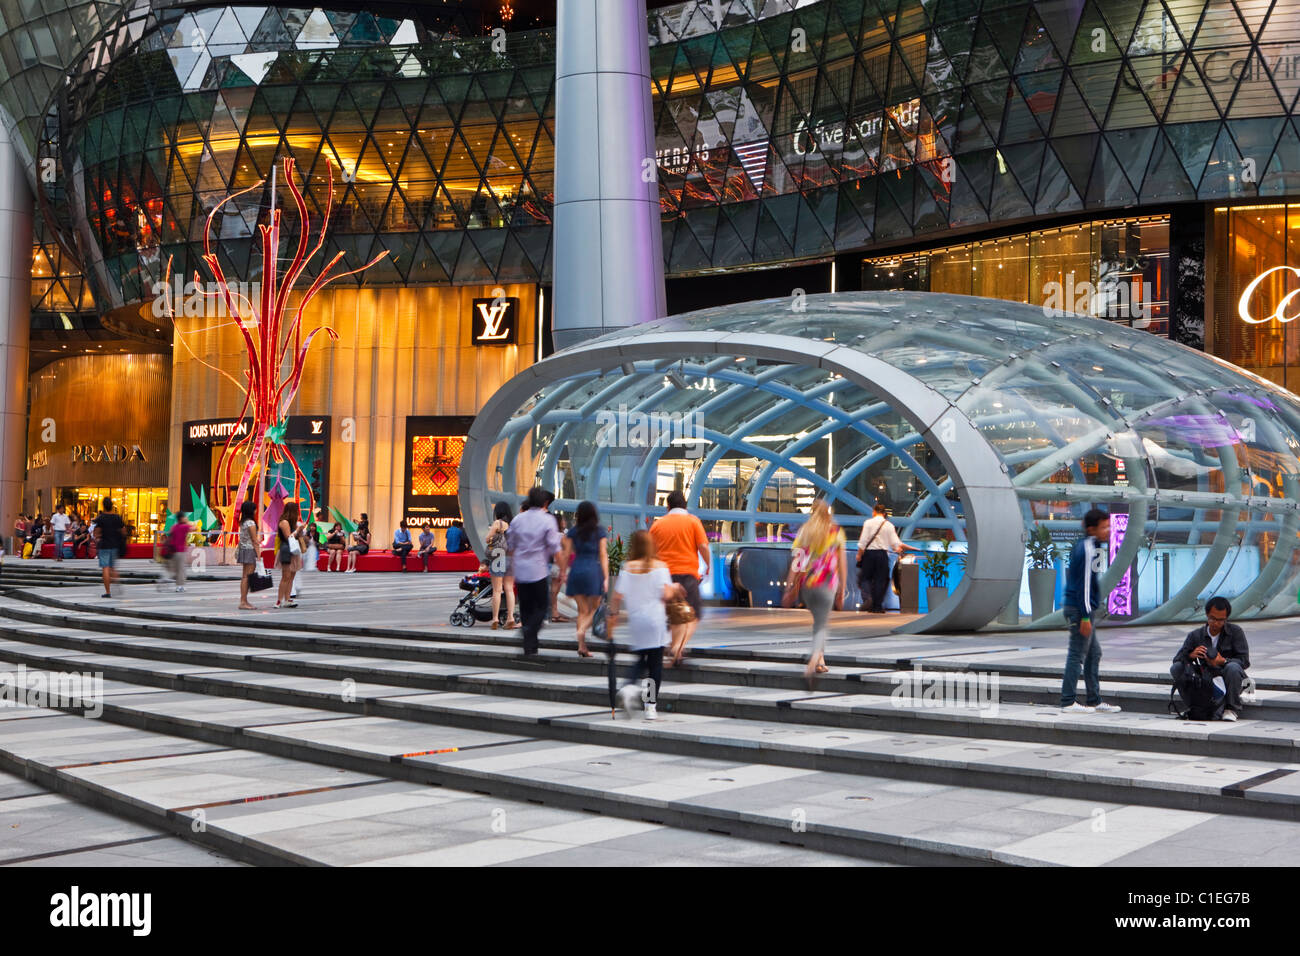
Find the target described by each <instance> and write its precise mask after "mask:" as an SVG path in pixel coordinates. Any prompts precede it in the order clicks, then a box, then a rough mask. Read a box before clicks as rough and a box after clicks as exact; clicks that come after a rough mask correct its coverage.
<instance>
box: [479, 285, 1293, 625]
mask: <svg viewBox="0 0 1300 956" xmlns="http://www.w3.org/2000/svg"><path fill="white" fill-rule="evenodd" d="M1298 432H1300V399H1297V397H1296V396H1294V395H1293V394H1291V393H1290V392H1287V391H1284V390H1282V389H1280V388H1278V387H1277V386H1275V385H1273V384H1271V383H1269V382H1267V381H1265V380H1263V379H1260V378H1257V377H1255V376H1253V375H1251V374H1249V373H1247V372H1244V371H1242V370H1240V369H1237V368H1235V367H1234V366H1231V365H1229V364H1227V363H1224V362H1222V361H1219V360H1217V359H1215V358H1214V357H1212V356H1209V355H1206V354H1205V353H1202V352H1198V351H1195V350H1193V349H1189V348H1186V347H1184V346H1181V345H1178V344H1175V343H1172V342H1170V341H1169V340H1167V339H1163V338H1159V337H1157V336H1154V335H1150V334H1147V333H1146V332H1143V331H1140V330H1134V329H1130V328H1126V327H1123V326H1119V325H1116V324H1113V323H1109V322H1105V321H1101V320H1096V319H1092V318H1089V317H1087V316H1081V315H1075V314H1057V315H1053V314H1051V313H1050V312H1046V311H1045V310H1044V309H1042V308H1040V307H1038V306H1028V305H1021V304H1017V303H1011V302H1002V301H995V300H990V299H982V298H974V297H967V296H953V295H941V294H936V293H924V292H858V293H838V294H829V295H813V296H806V297H804V296H802V295H800V296H798V297H796V298H792V299H772V300H764V301H757V302H748V303H742V304H739V305H734V306H726V307H722V308H714V309H706V310H702V311H699V312H693V313H689V314H686V315H680V316H675V317H672V318H668V319H663V320H660V321H658V322H654V323H650V324H646V325H641V326H638V327H635V328H629V329H626V330H622V331H619V332H615V333H612V334H610V335H607V336H604V337H602V338H599V339H595V340H593V341H591V342H589V343H586V344H584V345H581V346H578V347H575V348H571V349H567V350H565V351H563V352H561V353H558V354H556V355H554V356H552V357H550V358H548V359H546V360H545V361H543V362H540V363H538V364H537V365H535V366H533V367H531V368H529V369H527V370H526V371H524V372H523V373H521V374H520V375H519V376H517V377H516V378H515V379H513V380H511V381H510V382H509V383H507V385H506V386H505V387H503V388H502V389H501V390H500V391H499V392H498V393H497V394H496V395H495V396H493V398H492V399H491V400H490V401H489V402H488V404H487V405H486V406H485V407H484V409H483V411H482V412H481V413H480V415H479V416H478V418H477V419H476V421H475V423H474V426H473V428H472V430H471V434H470V436H469V439H468V442H467V446H466V449H465V455H464V459H463V464H462V469H461V506H462V512H463V514H464V515H465V518H466V528H467V530H468V531H469V532H470V534H471V537H472V538H473V539H475V540H478V541H481V539H482V536H483V531H484V529H485V528H486V527H487V523H488V515H489V512H490V508H491V506H492V503H493V502H495V501H497V500H500V499H502V498H504V499H506V500H508V501H511V502H512V503H513V502H514V501H515V500H516V499H517V498H518V497H519V496H520V495H522V494H523V493H525V492H526V490H527V489H528V488H529V487H530V486H532V485H534V484H542V485H544V486H546V487H549V488H553V489H555V491H556V493H557V495H558V496H559V501H558V504H557V507H558V508H559V509H560V510H572V509H573V508H574V507H575V506H576V504H577V502H578V501H580V500H582V499H591V500H593V501H595V502H597V504H598V505H599V507H600V509H601V512H602V515H603V516H604V519H605V522H606V523H607V524H609V525H611V526H612V528H613V530H614V532H615V533H616V534H622V535H624V536H626V535H627V534H628V533H629V532H630V531H632V530H634V529H635V528H637V527H644V526H646V524H648V523H649V522H650V521H652V520H653V518H654V517H655V516H657V515H659V514H662V513H663V511H664V507H663V497H664V493H665V492H666V491H667V490H671V489H672V488H673V487H680V488H681V489H682V490H684V491H685V492H686V494H687V498H688V501H689V505H690V508H691V509H692V511H694V512H695V513H696V514H698V515H699V516H700V517H701V518H702V519H703V520H704V521H705V524H706V527H707V528H708V530H709V532H710V537H711V538H713V539H715V540H716V541H719V542H721V543H722V547H727V546H730V544H741V543H760V542H783V541H788V540H790V538H791V537H792V535H793V531H794V529H796V528H797V526H798V525H799V524H800V523H802V521H803V520H805V516H806V511H807V506H808V505H809V504H810V503H811V501H812V499H813V497H815V496H817V495H824V496H826V497H827V498H828V499H829V500H830V501H831V502H832V504H833V506H834V508H835V511H836V514H837V516H838V520H839V521H840V523H841V524H843V525H844V526H845V527H846V529H847V530H848V531H849V533H850V536H851V540H852V539H853V538H856V534H855V533H854V531H855V528H856V527H858V526H860V525H861V523H862V522H863V520H865V518H867V517H869V516H870V514H871V508H872V506H873V505H874V504H875V503H876V501H878V500H881V501H884V502H885V504H886V505H887V506H888V507H889V508H890V510H891V513H892V514H893V516H894V517H893V520H894V522H895V524H896V525H897V526H898V527H899V531H900V534H901V535H902V536H903V538H904V539H905V540H910V541H912V542H913V543H919V546H922V547H924V546H925V544H924V543H925V542H926V541H927V540H929V541H933V542H936V543H937V542H939V541H943V540H947V541H950V542H952V544H951V545H950V547H951V548H952V550H954V551H955V552H964V554H963V557H962V560H961V561H960V567H958V568H957V570H958V571H959V573H960V580H958V581H957V584H956V587H955V588H954V590H953V591H952V593H951V595H950V596H949V599H948V600H947V601H944V602H942V603H940V604H939V605H938V606H937V607H933V608H932V609H931V611H930V613H929V614H928V615H926V616H925V617H924V618H922V619H920V620H919V621H918V622H916V624H914V625H912V629H914V630H927V631H928V630H964V629H974V628H978V627H982V626H984V625H985V624H988V623H989V622H991V621H992V620H993V619H994V618H995V617H997V616H998V615H999V614H1000V612H1002V611H1003V610H1004V609H1005V608H1006V607H1007V606H1008V604H1009V603H1010V602H1011V601H1013V600H1015V599H1016V597H1017V595H1018V594H1020V593H1021V589H1022V582H1023V580H1024V578H1025V567H1026V550H1025V548H1026V542H1027V541H1028V539H1029V536H1030V534H1032V533H1034V532H1035V531H1036V530H1037V528H1039V527H1042V528H1045V529H1047V531H1048V533H1049V534H1051V536H1052V537H1053V538H1054V539H1055V540H1057V541H1059V542H1060V543H1061V546H1062V547H1064V545H1065V544H1066V542H1068V541H1070V540H1072V539H1073V538H1075V537H1077V536H1078V535H1079V534H1080V531H1079V526H1080V518H1081V517H1082V515H1083V514H1084V512H1085V511H1086V510H1087V509H1088V508H1090V507H1101V508H1106V509H1107V510H1109V511H1110V512H1111V513H1112V515H1113V516H1114V517H1113V519H1112V538H1111V544H1110V564H1109V567H1108V569H1107V571H1106V573H1105V574H1104V576H1103V589H1104V590H1105V591H1107V592H1109V597H1108V602H1109V610H1110V613H1111V615H1112V616H1113V617H1117V618H1122V619H1126V620H1130V621H1132V622H1134V623H1157V622H1164V621H1176V620H1191V619H1194V618H1195V617H1196V616H1197V611H1198V609H1199V608H1200V606H1201V605H1202V604H1203V602H1204V601H1205V599H1206V598H1208V597H1209V596H1210V595H1212V594H1223V595H1225V596H1227V597H1229V598H1230V599H1231V600H1232V602H1233V605H1234V616H1235V617H1265V616H1276V615H1283V614H1290V613H1295V612H1297V611H1300V606H1298V605H1297V600H1296V588H1297V584H1298V583H1300V580H1298V579H1300V554H1298V553H1297V543H1298V542H1300V538H1298V537H1297V533H1298V531H1300V484H1298V483H1297V476H1298V475H1300V457H1298V456H1300V437H1298ZM1063 563H1064V559H1063V555H1062V556H1061V557H1060V558H1058V560H1057V565H1058V579H1059V572H1060V571H1061V570H1063V569H1062V568H1061V567H1060V566H1061V565H1063ZM1057 587H1058V593H1059V588H1060V584H1059V580H1058V585H1057ZM1058 603H1059V602H1058ZM1060 621H1061V616H1060V611H1059V610H1056V611H1054V612H1053V613H1052V614H1042V615H1040V616H1039V618H1038V619H1037V620H1035V621H1033V622H1032V624H1033V626H1050V625H1053V624H1055V623H1059V622H1060Z"/></svg>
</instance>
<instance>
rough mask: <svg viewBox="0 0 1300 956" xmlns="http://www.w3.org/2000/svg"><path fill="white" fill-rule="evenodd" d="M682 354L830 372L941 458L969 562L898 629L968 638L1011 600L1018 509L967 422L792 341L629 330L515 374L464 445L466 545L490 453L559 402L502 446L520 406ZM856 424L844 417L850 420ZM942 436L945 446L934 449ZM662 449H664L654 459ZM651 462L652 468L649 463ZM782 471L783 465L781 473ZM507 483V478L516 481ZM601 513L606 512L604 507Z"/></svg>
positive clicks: (880, 376)
mask: <svg viewBox="0 0 1300 956" xmlns="http://www.w3.org/2000/svg"><path fill="white" fill-rule="evenodd" d="M684 353H689V354H691V355H695V356H700V357H705V356H718V357H719V358H722V359H725V361H726V362H730V361H731V359H732V357H734V356H745V357H753V358H760V359H767V360H775V361H780V362H785V363H789V365H793V366H802V367H813V368H820V369H824V370H826V371H827V372H833V373H836V374H838V375H840V376H842V377H843V378H844V379H846V380H848V381H850V382H853V383H855V384H857V385H859V386H861V387H863V388H865V389H867V390H869V391H870V392H871V393H872V394H874V395H877V396H879V397H880V398H881V399H883V400H884V401H886V402H888V403H889V405H890V406H892V408H893V409H895V410H896V411H897V412H898V413H899V414H900V415H902V416H903V417H904V418H905V419H906V420H907V421H908V422H909V423H910V424H912V425H913V427H914V428H915V430H916V436H917V438H919V440H921V441H925V442H926V443H927V444H928V445H929V446H930V448H931V449H933V450H934V452H935V453H936V454H937V455H938V457H939V458H940V460H941V461H942V462H943V464H944V466H945V467H946V468H947V470H948V474H949V476H950V480H951V482H952V489H953V490H955V491H956V493H957V494H958V496H959V497H960V499H961V502H962V505H963V508H964V511H965V515H966V526H965V528H966V535H967V538H968V540H969V542H970V552H969V555H970V556H969V558H968V561H967V567H966V573H965V575H964V576H963V578H962V580H961V582H960V584H959V585H958V586H957V588H956V590H954V591H953V592H952V594H950V595H949V597H948V600H946V601H944V602H943V603H942V604H940V605H939V606H938V607H937V608H935V609H933V610H932V611H931V612H930V613H929V614H928V615H926V616H925V617H924V618H921V619H919V620H917V621H916V622H914V623H913V624H911V625H909V626H908V627H906V628H904V630H908V631H914V632H924V631H953V630H973V629H975V628H978V627H981V626H983V625H984V624H987V623H988V622H989V621H990V620H992V619H993V617H994V616H996V615H997V614H998V612H1000V611H1001V610H1002V609H1003V608H1004V607H1006V605H1007V603H1008V602H1009V601H1010V600H1011V599H1012V598H1013V597H1014V596H1015V595H1016V594H1017V593H1018V591H1019V588H1020V579H1021V574H1020V568H1021V565H1022V558H1023V553H1024V551H1023V546H1024V531H1023V523H1022V520H1021V517H1020V502H1019V499H1018V497H1017V495H1016V491H1015V488H1014V486H1013V485H1012V482H1011V478H1010V476H1009V475H1008V474H1007V470H1006V467H1005V466H1004V465H1003V464H1002V462H1001V461H1000V460H999V458H998V456H997V453H996V452H995V451H994V450H993V448H992V447H991V446H990V445H989V444H988V442H987V441H985V440H984V439H983V437H982V436H980V434H979V431H978V429H977V428H976V427H975V425H974V424H973V423H972V422H971V421H970V419H969V418H968V417H967V416H966V415H965V414H963V413H962V412H961V411H960V410H959V409H958V408H957V407H956V406H955V405H953V404H952V403H951V402H950V401H948V399H946V398H945V397H943V396H942V395H941V394H940V393H939V392H937V391H935V390H934V389H933V388H931V387H930V386H929V385H926V384H924V383H923V382H920V381H918V380H917V379H916V378H914V377H913V376H911V375H908V374H907V373H905V372H902V371H900V370H899V369H897V368H894V367H893V366H891V365H889V364H888V363H886V362H884V361H882V360H880V359H877V358H874V357H873V356H870V355H867V354H864V353H863V352H860V351H858V350H856V349H853V348H849V347H845V346H841V345H833V344H830V343H825V342H817V341H808V340H806V339H802V338H799V337H797V336H790V335H776V334H763V335H761V336H757V337H755V336H751V335H736V334H731V333H724V332H653V333H649V334H644V333H642V334H638V333H637V331H636V330H630V331H629V332H628V333H626V334H615V335H611V336H607V337H605V338H603V339H601V340H599V341H598V342H595V343H592V344H589V345H585V346H578V347H575V348H571V349H566V350H565V351H564V352H563V353H561V354H559V355H556V356H552V357H551V358H549V359H546V360H545V361H543V362H540V363H538V364H537V365H534V366H531V367H530V368H528V369H526V370H525V371H523V372H521V373H520V374H519V375H517V376H516V377H515V378H513V379H511V380H510V381H509V382H507V383H506V384H505V386H503V387H502V388H501V389H500V390H499V391H498V392H497V393H496V394H495V395H493V396H492V398H491V399H490V400H489V401H488V403H487V404H486V405H485V406H484V407H483V410H482V412H480V414H479V415H478V417H477V418H476V419H475V421H474V425H473V426H472V427H471V429H470V434H469V437H468V439H467V441H466V444H465V452H464V457H463V458H462V464H461V490H460V498H461V510H462V514H463V517H464V520H465V528H466V531H467V532H468V533H469V535H470V538H471V540H473V541H476V542H481V540H482V532H483V530H484V529H486V527H487V525H488V523H489V515H488V503H489V497H490V495H492V494H493V492H494V489H493V488H491V487H489V481H488V468H489V466H490V459H491V454H492V449H493V448H494V447H496V445H497V444H498V443H499V442H501V441H502V440H503V439H505V440H506V441H507V453H506V460H507V461H508V462H510V463H513V462H514V461H515V460H516V457H517V452H518V450H519V447H520V444H521V442H522V440H523V437H524V436H525V435H527V434H528V432H529V431H530V430H531V427H532V425H533V424H534V423H535V419H534V418H533V416H538V417H540V415H542V414H545V413H546V411H547V409H548V408H550V407H552V406H553V405H554V403H555V401H558V400H559V399H558V397H556V398H555V399H554V401H551V402H545V403H542V404H540V405H539V406H538V407H537V408H534V409H533V410H532V412H531V413H525V414H524V415H522V416H520V417H519V418H518V419H515V421H514V423H513V428H512V429H510V430H509V431H511V432H513V434H509V435H508V437H507V428H506V426H507V424H508V423H510V422H511V419H512V418H514V416H515V414H516V412H518V410H519V408H520V407H521V405H522V404H523V403H524V402H525V401H526V400H527V399H529V398H530V397H532V396H533V395H535V394H537V392H538V391H539V390H540V389H542V388H543V387H544V386H547V385H550V384H552V383H556V382H560V381H562V380H566V379H573V378H575V376H576V377H577V378H578V379H582V378H584V377H586V376H588V375H592V374H600V373H602V372H604V371H607V370H609V369H617V368H619V367H621V366H627V365H628V364H632V366H633V369H634V371H636V370H637V369H636V365H635V363H637V362H645V361H648V360H679V359H681V357H682V355H683V354H684ZM647 371H648V370H647ZM624 384H625V383H624ZM600 398H601V395H600V394H598V395H597V396H595V397H594V398H593V399H592V400H590V401H589V402H588V407H592V406H593V404H594V403H598V402H599V400H600ZM835 411H836V413H837V415H844V413H845V410H843V409H839V408H837V409H835ZM765 414H766V413H765ZM582 417H584V416H583V415H582V414H577V415H575V416H574V419H575V421H577V420H578V419H580V418H582ZM761 417H762V416H760V418H761ZM853 417H854V416H849V418H850V419H851V418H853ZM751 424H752V423H751ZM840 424H841V425H843V424H848V423H847V422H841V423H840ZM560 427H561V428H564V427H565V426H564V425H561V426H560ZM877 434H878V433H877ZM940 435H942V436H943V438H945V439H946V440H942V441H941V440H939V437H938V436H940ZM737 438H738V436H737V435H734V434H733V435H732V436H731V446H732V447H737ZM802 440H804V439H801V441H802ZM559 444H560V442H559V441H558V439H557V441H556V442H555V443H554V445H555V447H559ZM891 444H895V443H891ZM740 447H743V445H741V446H740ZM662 450H663V449H662V447H661V448H660V452H661V453H662ZM762 451H763V453H764V456H765V457H769V456H770V453H769V452H767V451H766V450H762ZM649 457H650V458H651V459H652V460H655V459H656V456H653V455H651V456H649ZM781 457H783V458H784V457H785V455H782V456H781ZM782 467H787V468H788V467H790V466H789V464H783V466H782ZM592 471H593V472H594V469H592ZM502 477H503V482H502V487H504V486H507V485H509V484H511V483H512V482H508V481H505V480H504V479H505V478H506V477H507V476H505V475H503V476H502ZM509 477H510V478H513V475H511V476H509ZM808 477H810V478H811V479H815V483H816V484H818V485H821V486H825V487H826V490H828V491H829V492H831V495H832V497H841V496H842V492H840V491H839V489H838V488H837V486H836V484H837V483H835V482H834V480H833V479H827V478H823V477H820V476H816V475H810V476H808ZM937 490H938V489H937V488H936V489H934V490H933V491H932V492H931V493H932V494H933V493H934V491H937ZM936 497H942V496H941V495H937V496H936ZM859 504H861V503H859ZM605 507H607V508H611V506H609V505H605ZM637 510H638V511H644V512H647V513H648V512H649V511H650V510H651V509H649V508H648V507H642V508H638V509H637ZM751 510H752V503H751ZM764 517H765V518H768V519H769V520H779V519H780V517H781V516H779V515H771V514H766V513H765V515H764ZM790 517H799V516H790ZM751 520H752V519H751Z"/></svg>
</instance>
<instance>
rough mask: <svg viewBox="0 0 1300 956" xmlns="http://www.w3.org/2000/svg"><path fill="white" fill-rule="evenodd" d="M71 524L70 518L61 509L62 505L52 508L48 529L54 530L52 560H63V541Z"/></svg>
mask: <svg viewBox="0 0 1300 956" xmlns="http://www.w3.org/2000/svg"><path fill="white" fill-rule="evenodd" d="M71 524H72V519H71V518H69V517H68V516H67V514H66V513H65V512H64V510H63V505H59V506H58V507H57V508H55V509H54V514H52V515H50V529H51V530H52V531H53V532H54V560H55V561H62V560H63V541H64V539H65V538H67V536H68V526H69V525H71Z"/></svg>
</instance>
